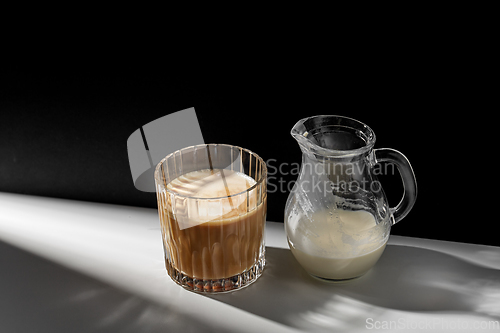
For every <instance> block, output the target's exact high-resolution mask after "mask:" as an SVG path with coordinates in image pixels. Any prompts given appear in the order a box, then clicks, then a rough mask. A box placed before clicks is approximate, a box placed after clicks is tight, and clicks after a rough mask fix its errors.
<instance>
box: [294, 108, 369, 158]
mask: <svg viewBox="0 0 500 333" xmlns="http://www.w3.org/2000/svg"><path fill="white" fill-rule="evenodd" d="M311 126H314V127H311ZM328 126H338V127H342V128H348V129H352V130H355V131H357V132H358V133H359V136H360V139H362V140H363V141H364V144H363V145H362V146H359V147H356V148H352V149H332V148H328V147H324V146H321V145H319V144H317V143H314V142H313V141H311V139H310V138H308V135H309V133H311V132H314V130H317V129H318V128H321V127H328ZM290 134H291V135H292V136H293V137H294V139H295V140H297V142H298V143H299V145H300V146H301V147H304V148H305V149H307V150H308V151H312V152H313V153H315V154H320V155H323V156H333V157H353V156H356V155H360V154H364V153H366V152H369V151H371V150H372V148H373V146H374V145H375V141H376V136H375V132H374V131H373V130H372V129H371V128H370V127H369V126H368V125H366V124H365V123H363V122H361V121H359V120H356V119H354V118H350V117H346V116H341V115H316V116H311V117H306V118H302V119H300V120H299V121H297V123H296V124H295V125H294V126H293V127H292V130H291V131H290Z"/></svg>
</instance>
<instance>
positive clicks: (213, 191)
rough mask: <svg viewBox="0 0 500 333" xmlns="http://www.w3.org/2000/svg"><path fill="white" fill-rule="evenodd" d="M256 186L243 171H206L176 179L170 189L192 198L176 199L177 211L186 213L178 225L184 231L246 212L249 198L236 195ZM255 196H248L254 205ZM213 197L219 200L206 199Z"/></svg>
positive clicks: (178, 215)
mask: <svg viewBox="0 0 500 333" xmlns="http://www.w3.org/2000/svg"><path fill="white" fill-rule="evenodd" d="M254 184H255V180H254V179H253V178H251V177H249V176H247V175H245V174H243V173H241V172H236V171H232V170H223V169H215V170H210V169H204V170H199V171H193V172H189V173H187V174H184V175H182V176H179V177H177V178H176V179H174V180H173V181H172V182H170V183H169V184H168V185H167V190H168V191H170V192H172V193H175V194H179V195H181V196H183V197H189V198H191V199H190V200H182V198H176V200H175V201H176V202H175V206H176V207H175V209H176V210H177V211H182V212H184V213H183V214H177V222H178V224H179V227H180V228H181V229H185V228H190V227H193V226H195V225H198V224H200V223H205V222H209V221H216V220H221V219H222V220H227V219H228V218H230V217H235V216H238V215H241V214H242V213H245V209H246V205H243V204H244V203H245V202H246V199H247V196H246V195H239V196H234V195H236V194H238V193H242V192H245V191H246V190H247V189H249V188H250V187H252V186H253V185H254ZM256 194H257V193H256V192H255V191H251V192H250V193H249V195H248V200H250V203H251V204H254V203H255V200H256ZM228 196H231V197H230V198H228ZM196 198H198V199H200V200H196ZM210 198H213V199H217V200H204V199H210Z"/></svg>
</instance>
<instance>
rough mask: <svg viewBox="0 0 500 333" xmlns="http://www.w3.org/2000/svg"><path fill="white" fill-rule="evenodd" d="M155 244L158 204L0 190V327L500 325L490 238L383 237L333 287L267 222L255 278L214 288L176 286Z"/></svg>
mask: <svg viewBox="0 0 500 333" xmlns="http://www.w3.org/2000/svg"><path fill="white" fill-rule="evenodd" d="M162 252H163V249H162V244H161V234H160V227H159V221H158V216H157V211H156V210H155V209H146V208H138V207H128V206H118V205H107V204H98V203H89V202H81V201H72V200H64V199H54V198H45V197H36V196H27V195H19V194H10V193H1V192H0V332H5V333H10V332H51V333H57V332H72V333H73V332H218V333H220V332H276V333H277V332H341V331H349V332H366V331H370V330H372V331H377V330H378V331H403V330H409V331H425V332H442V331H450V332H457V331H463V332H473V331H478V332H479V331H480V332H485V331H486V332H488V331H493V332H499V331H500V248H498V247H492V246H483V245H471V244H462V243H453V242H443V241H435V240H426V239H416V238H409V237H400V236H391V238H390V240H389V244H388V246H387V248H386V250H385V252H384V254H383V255H382V257H381V259H380V260H379V262H378V263H377V265H376V266H375V267H374V268H373V269H372V270H370V271H369V272H368V273H367V274H366V275H365V276H363V277H362V278H360V279H358V280H355V281H352V282H349V283H341V284H338V283H337V284H329V283H323V282H321V281H317V280H315V279H313V278H311V277H310V276H309V275H308V274H307V273H305V271H304V270H303V269H302V268H301V267H300V266H299V265H298V263H297V262H296V261H295V259H294V257H293V256H292V254H291V252H290V251H289V249H288V245H287V242H286V238H285V233H284V230H283V224H282V223H274V222H267V226H266V260H267V265H266V268H265V270H264V273H263V275H262V276H261V277H260V278H259V279H258V280H257V281H256V282H255V283H254V284H252V285H250V286H249V287H247V288H245V289H242V290H239V291H234V292H232V293H227V294H220V295H200V294H196V293H193V292H189V291H186V290H184V289H183V288H181V287H180V286H178V285H177V284H175V283H174V282H173V281H171V280H170V278H169V276H168V275H167V273H166V270H165V267H164V260H163V253H162ZM384 328H388V329H384Z"/></svg>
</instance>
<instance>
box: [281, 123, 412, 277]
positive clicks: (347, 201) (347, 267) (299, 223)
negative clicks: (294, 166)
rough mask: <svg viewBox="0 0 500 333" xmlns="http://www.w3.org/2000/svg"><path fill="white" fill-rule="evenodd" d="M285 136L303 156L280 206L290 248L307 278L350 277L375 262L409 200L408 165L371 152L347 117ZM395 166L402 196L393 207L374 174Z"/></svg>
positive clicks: (368, 133) (387, 152) (370, 138)
mask: <svg viewBox="0 0 500 333" xmlns="http://www.w3.org/2000/svg"><path fill="white" fill-rule="evenodd" d="M291 134H292V136H293V137H294V138H295V140H297V142H298V144H299V146H300V149H301V151H302V165H301V169H300V174H299V176H298V179H297V181H296V182H295V185H294V187H293V189H292V191H291V192H290V194H289V196H288V200H287V203H286V207H285V232H286V235H287V240H288V245H289V246H290V250H291V251H292V253H293V255H294V256H295V258H296V259H297V261H298V262H299V263H300V264H301V265H302V267H303V268H304V269H305V270H306V271H307V272H308V273H309V274H311V275H312V276H314V277H317V278H320V279H324V280H330V281H342V280H349V279H353V278H357V277H359V276H361V275H363V274H365V273H366V272H367V271H368V270H369V269H370V268H371V267H373V265H375V263H376V262H377V260H378V259H379V258H380V256H381V255H382V253H383V251H384V248H385V245H386V243H387V240H388V238H389V233H390V229H391V226H392V225H393V224H395V223H397V222H398V221H400V220H401V219H403V218H404V217H405V216H406V215H407V214H408V212H409V211H410V210H411V208H412V207H413V204H414V203H415V200H416V196H417V183H416V180H415V175H414V173H413V170H412V168H411V165H410V163H409V162H408V160H407V159H406V157H405V156H404V155H403V154H401V153H400V152H399V151H397V150H394V149H389V148H380V149H374V148H373V146H374V144H375V133H374V132H373V131H372V129H371V128H370V127H368V126H367V125H365V124H363V123H361V122H359V121H357V120H354V119H351V118H347V117H342V116H314V117H309V118H304V119H302V120H300V121H298V122H297V123H296V124H295V126H294V127H293V128H292V131H291ZM380 162H388V163H380ZM394 165H395V166H396V167H397V169H398V171H399V173H400V174H401V177H402V180H403V185H404V194H403V198H402V199H401V201H400V202H399V204H398V205H397V206H396V207H394V208H392V207H389V206H388V203H387V198H386V196H385V194H384V191H383V189H382V186H381V184H380V182H379V181H378V179H377V174H382V173H383V171H384V170H383V168H384V166H390V167H392V168H393V167H394ZM388 169H390V168H388ZM385 171H387V170H385Z"/></svg>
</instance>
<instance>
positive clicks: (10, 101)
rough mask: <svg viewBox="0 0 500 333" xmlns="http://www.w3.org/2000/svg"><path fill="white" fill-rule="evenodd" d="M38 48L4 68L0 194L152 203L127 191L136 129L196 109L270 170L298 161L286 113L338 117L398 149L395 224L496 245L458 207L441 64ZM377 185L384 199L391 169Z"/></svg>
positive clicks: (207, 125)
mask: <svg viewBox="0 0 500 333" xmlns="http://www.w3.org/2000/svg"><path fill="white" fill-rule="evenodd" d="M35 58H36V59H39V58H37V57H34V58H28V59H26V60H24V61H18V62H16V63H15V64H14V63H9V62H6V63H4V66H3V67H2V72H1V79H0V84H1V87H0V88H1V89H0V191H5V192H14V193H25V194H32V195H41V196H50V197H60V198H68V199H76V200H86V201H95V202H104V203H113V204H122V205H133V206H143V207H152V208H154V207H156V196H155V194H154V193H144V192H140V191H138V190H136V189H135V187H134V185H133V181H132V177H131V173H130V167H129V163H128V155H127V139H128V137H129V135H130V134H131V133H132V132H133V131H135V130H136V129H138V128H139V127H140V126H142V125H144V124H146V123H148V122H150V121H153V120H155V119H157V118H159V117H162V116H165V115H167V114H169V113H173V112H176V111H179V110H182V109H185V108H189V107H195V109H196V113H197V116H198V120H199V123H200V126H201V129H202V132H203V136H204V139H205V142H206V143H227V144H232V145H238V146H242V147H245V148H248V149H250V150H252V151H254V152H256V153H258V154H259V155H260V156H261V157H262V158H263V159H264V160H266V161H269V160H270V159H274V160H276V161H275V162H273V165H275V166H278V165H279V164H280V163H288V164H292V163H300V159H301V152H300V150H299V148H298V145H297V144H296V142H295V140H294V139H293V138H292V137H291V136H290V134H289V132H290V129H291V128H292V127H293V125H294V124H295V123H296V121H297V120H299V119H301V118H304V117H307V116H312V115H318V114H338V115H345V116H348V117H352V118H355V119H358V120H360V121H362V122H364V123H366V124H368V125H369V126H370V127H371V128H372V129H373V130H374V131H375V133H376V135H377V143H376V145H375V148H381V147H388V148H394V149H397V150H399V151H401V152H402V153H403V154H405V155H406V157H407V158H408V159H409V160H410V162H411V164H412V166H413V169H414V172H415V174H416V178H417V184H418V191H419V192H418V198H417V202H416V204H415V206H414V208H413V210H412V211H411V212H410V214H409V215H408V216H407V217H406V218H405V219H404V220H403V221H401V222H400V223H398V224H397V225H395V226H394V227H393V229H392V233H393V234H397V235H404V236H412V237H423V238H433V239H440V240H451V241H460V242H470V243H479V244H490V245H498V241H497V240H496V238H495V237H493V236H492V235H491V233H485V232H484V230H481V229H478V228H475V227H474V226H473V225H471V223H470V220H469V218H467V216H466V215H467V214H465V213H464V212H467V211H468V212H470V211H471V210H470V209H471V208H473V207H471V208H469V207H468V205H469V204H470V203H471V200H469V199H470V195H471V194H470V193H464V192H463V187H462V184H463V180H464V179H465V177H469V176H470V174H469V173H470V171H471V170H470V169H466V170H464V169H460V168H461V166H462V165H461V159H460V157H458V155H457V154H458V152H459V151H460V150H461V148H459V147H457V146H458V145H457V142H456V139H454V137H455V138H456V133H457V131H458V132H460V131H461V129H462V127H461V125H457V124H456V123H455V120H456V119H458V118H462V116H461V115H460V109H457V108H455V106H456V105H460V104H462V99H463V98H464V97H463V95H462V93H461V92H459V91H456V90H454V89H452V88H450V87H449V84H448V83H449V82H450V79H451V80H453V77H452V78H450V76H449V74H450V72H448V71H444V70H442V69H441V67H440V64H436V63H433V62H432V61H431V62H425V61H419V62H412V63H411V65H408V63H405V62H402V63H398V64H393V65H392V66H391V67H390V68H389V67H388V66H387V65H386V64H379V63H376V62H373V63H364V64H363V65H361V64H362V62H360V63H358V64H356V65H355V66H354V65H352V64H351V65H343V64H336V66H330V68H326V66H323V65H322V64H323V63H322V64H321V65H318V64H316V63H315V62H314V61H307V62H300V61H298V60H297V59H295V60H294V61H291V60H287V58H286V57H283V58H273V57H268V58H264V59H265V60H262V59H263V58H262V57H261V58H259V59H255V58H252V57H251V56H249V57H247V58H245V59H244V60H243V59H241V60H236V61H229V60H228V61H226V60H227V59H226V58H223V59H219V61H218V62H213V63H212V62H209V61H205V62H204V63H202V64H197V63H195V61H193V62H190V61H185V62H183V63H182V64H181V63H177V62H176V60H169V61H164V62H148V61H147V60H144V59H141V61H138V60H137V61H134V60H127V61H123V60H121V59H119V58H114V57H110V58H101V57H100V56H94V57H93V58H92V61H90V60H88V59H83V60H82V59H74V60H70V61H68V60H65V61H62V60H61V59H63V58H64V56H63V55H61V56H60V57H59V58H56V59H51V60H50V61H42V60H38V61H34V60H33V59H35ZM238 59H239V58H238ZM360 60H361V59H360ZM450 101H451V102H450ZM452 104H453V106H452ZM462 120H463V119H462ZM466 121H467V119H466ZM454 135H455V136H454ZM291 168H292V166H290V167H289V168H288V169H287V170H288V171H290V170H291ZM457 170H459V176H457ZM460 170H461V171H460ZM460 172H462V173H461V174H460ZM472 175H473V176H474V175H476V176H477V173H476V172H473V173H472ZM276 176H279V177H282V179H283V180H284V181H286V183H288V182H289V181H291V180H294V179H295V178H296V176H294V175H283V176H280V175H276ZM381 181H382V184H383V186H384V189H385V193H386V194H387V196H388V199H389V203H390V205H391V206H395V205H396V204H397V203H398V201H399V199H400V197H401V195H402V191H403V189H402V185H401V180H400V177H399V176H398V175H394V176H386V177H382V178H381ZM287 196H288V193H286V192H285V193H280V192H279V191H278V192H277V193H270V194H269V197H268V220H269V221H278V222H282V221H283V211H284V207H285V201H286V198H287ZM0 204H1V203H0ZM26 209H30V208H29V207H27V208H26Z"/></svg>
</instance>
